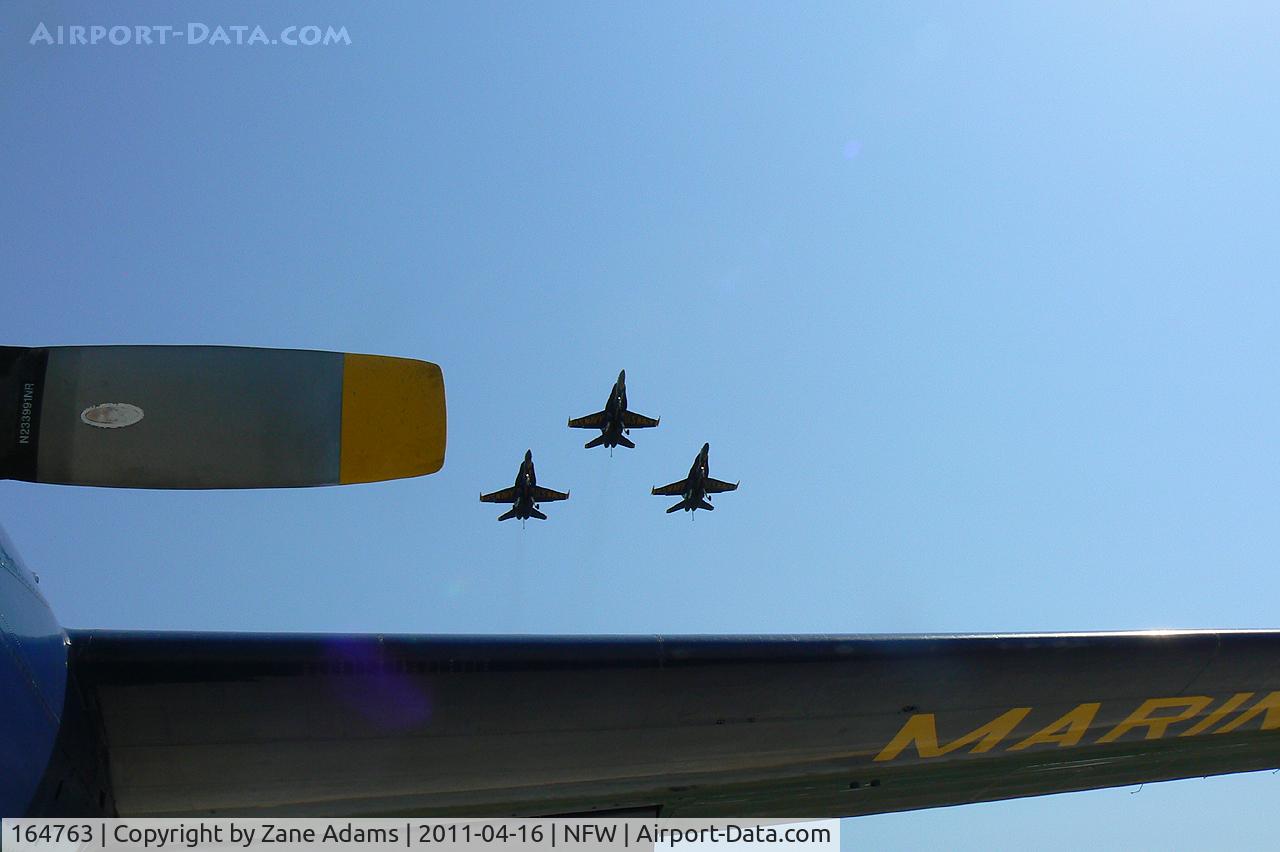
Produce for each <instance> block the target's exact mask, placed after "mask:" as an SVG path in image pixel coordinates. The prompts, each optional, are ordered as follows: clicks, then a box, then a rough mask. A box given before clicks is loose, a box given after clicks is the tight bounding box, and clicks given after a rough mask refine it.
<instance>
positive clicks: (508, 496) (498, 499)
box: [480, 485, 516, 503]
mask: <svg viewBox="0 0 1280 852" xmlns="http://www.w3.org/2000/svg"><path fill="white" fill-rule="evenodd" d="M515 501H516V489H515V486H514V485H513V486H511V487H510V488H503V489H502V490H501V491H494V492H493V493H491V494H481V495H480V502H481V503H514V502H515Z"/></svg>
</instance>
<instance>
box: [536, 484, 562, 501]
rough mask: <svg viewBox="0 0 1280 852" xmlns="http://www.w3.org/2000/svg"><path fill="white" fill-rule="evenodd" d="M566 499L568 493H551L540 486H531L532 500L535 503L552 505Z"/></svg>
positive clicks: (548, 489)
mask: <svg viewBox="0 0 1280 852" xmlns="http://www.w3.org/2000/svg"><path fill="white" fill-rule="evenodd" d="M568 499H569V492H568V491H552V490H551V489H550V488H543V487H542V486H541V485H535V486H533V500H534V502H535V503H552V502H555V501H556V500H568Z"/></svg>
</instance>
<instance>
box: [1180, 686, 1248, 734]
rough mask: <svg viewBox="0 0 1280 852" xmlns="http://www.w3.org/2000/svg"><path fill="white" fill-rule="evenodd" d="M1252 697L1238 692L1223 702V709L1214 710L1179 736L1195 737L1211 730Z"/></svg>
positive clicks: (1246, 693)
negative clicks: (1220, 720)
mask: <svg viewBox="0 0 1280 852" xmlns="http://www.w3.org/2000/svg"><path fill="white" fill-rule="evenodd" d="M1252 697H1253V693H1252V692H1237V693H1236V694H1235V695H1233V696H1231V697H1230V698H1228V699H1227V700H1226V701H1224V702H1222V706H1221V707H1219V708H1218V709H1216V710H1214V711H1213V712H1212V713H1210V714H1209V715H1208V716H1205V717H1204V718H1203V719H1201V720H1200V721H1199V722H1196V723H1195V725H1194V726H1192V727H1190V728H1188V729H1187V730H1185V731H1183V732H1182V733H1180V734H1178V736H1180V737H1194V736H1195V735H1196V734H1200V733H1203V732H1205V731H1207V730H1209V729H1210V728H1212V727H1213V726H1214V725H1215V724H1217V722H1218V720H1219V719H1221V718H1222V717H1224V716H1226V715H1227V714H1228V713H1230V712H1231V711H1232V710H1234V709H1236V708H1237V707H1239V706H1240V705H1241V704H1243V703H1245V702H1246V701H1248V700H1249V699H1250V698H1252Z"/></svg>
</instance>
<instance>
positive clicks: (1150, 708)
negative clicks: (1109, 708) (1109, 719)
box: [1098, 695, 1213, 743]
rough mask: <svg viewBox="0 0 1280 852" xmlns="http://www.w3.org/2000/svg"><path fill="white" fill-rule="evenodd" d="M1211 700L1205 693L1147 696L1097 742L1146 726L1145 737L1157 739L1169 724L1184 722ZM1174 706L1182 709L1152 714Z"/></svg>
mask: <svg viewBox="0 0 1280 852" xmlns="http://www.w3.org/2000/svg"><path fill="white" fill-rule="evenodd" d="M1212 701H1213V699H1212V698H1209V697H1208V696H1206V695H1191V696H1188V697H1186V698H1148V699H1147V700H1146V701H1144V702H1142V704H1141V705H1139V706H1138V709H1137V710H1134V711H1133V712H1132V713H1130V714H1129V717H1128V718H1127V719H1125V720H1124V721H1123V722H1121V723H1120V724H1119V725H1116V726H1115V727H1114V728H1112V729H1111V730H1110V731H1109V732H1107V733H1106V734H1104V735H1103V736H1102V738H1101V739H1099V740H1098V742H1099V743H1110V742H1115V741H1116V740H1118V739H1119V738H1120V737H1122V736H1124V735H1125V734H1127V733H1129V732H1130V731H1132V730H1133V729H1135V728H1146V729H1147V736H1146V738H1147V739H1149V740H1158V739H1160V738H1161V737H1163V736H1164V734H1165V731H1167V730H1168V729H1169V726H1170V725H1173V724H1176V723H1178V722H1185V721H1187V720H1188V719H1190V718H1192V717H1194V716H1196V715H1198V714H1199V713H1200V711H1201V710H1203V709H1204V708H1206V707H1208V706H1209V704H1210V703H1212ZM1175 707H1180V708H1182V709H1181V710H1180V711H1179V712H1177V713H1175V714H1173V715H1171V716H1157V715H1153V714H1154V713H1157V712H1158V711H1160V710H1168V709H1172V708H1175Z"/></svg>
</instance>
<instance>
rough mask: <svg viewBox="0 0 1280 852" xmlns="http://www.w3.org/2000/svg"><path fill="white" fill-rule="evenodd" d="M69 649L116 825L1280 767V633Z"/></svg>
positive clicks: (961, 797) (103, 635)
mask: <svg viewBox="0 0 1280 852" xmlns="http://www.w3.org/2000/svg"><path fill="white" fill-rule="evenodd" d="M69 642H70V651H69V653H70V657H69V659H70V663H69V665H70V676H71V677H70V683H72V684H73V685H74V687H75V688H74V691H72V692H69V693H68V706H69V707H72V706H73V705H74V698H75V697H77V696H78V697H79V698H80V699H82V701H81V702H80V703H81V705H82V706H83V707H84V708H87V709H86V710H84V711H82V712H85V713H88V714H89V719H88V721H89V722H90V723H91V724H90V727H91V728H92V729H94V730H97V731H99V732H100V733H99V736H100V737H101V739H102V747H103V749H104V751H105V756H106V757H105V759H106V761H107V762H108V763H109V769H110V772H109V777H110V779H111V783H112V785H113V788H114V798H115V802H116V806H117V809H118V811H119V814H120V815H121V816H128V817H135V816H177V815H192V814H197V813H199V814H202V815H212V816H222V815H245V816H250V815H259V816H266V815H277V816H278V815H292V816H309V815H327V816H336V815H353V816H375V815H376V816H392V815H398V814H399V815H407V814H414V815H423V816H426V815H493V816H497V815H548V814H566V813H574V812H581V811H588V810H601V811H608V810H611V809H623V808H644V809H649V811H650V812H656V813H660V814H661V815H662V816H672V817H675V816H739V817H748V816H769V817H792V816H794V817H817V816H851V815H857V814H871V813H882V812H886V811H900V810H909V809H914V808H924V807H933V806H939V805H953V804H961V803H966V802H981V801H990V800H996V799H1006V798H1013V797H1018V796H1033V795H1040V794H1044V793H1055V792H1063V791H1070V790H1087V789H1093V788H1098V787H1109V786H1116V785H1129V784H1137V783H1140V782H1147V781H1158V780H1165V779H1173V778H1187V777H1194V776H1202V775H1214V774H1219V773H1226V772H1240V771H1246V770H1257V769H1269V768H1274V767H1277V766H1280V631H1240V632H1208V631H1205V632H1151V633H1093V634H1039V635H969V636H775V637H768V636H739V637H658V636H633V637H595V638H592V637H532V638H531V637H511V638H508V637H478V636H381V635H379V636H370V635H366V636H337V635H332V636H326V635H287V634H281V635H268V634H206V633H142V632H115V631H101V630H72V631H69ZM67 712H71V711H67Z"/></svg>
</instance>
